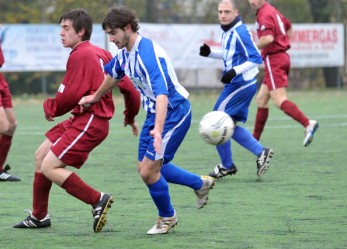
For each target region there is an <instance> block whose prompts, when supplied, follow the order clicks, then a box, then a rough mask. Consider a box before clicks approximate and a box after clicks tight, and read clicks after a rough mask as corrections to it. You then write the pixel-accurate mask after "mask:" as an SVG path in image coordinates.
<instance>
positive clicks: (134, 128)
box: [123, 121, 139, 137]
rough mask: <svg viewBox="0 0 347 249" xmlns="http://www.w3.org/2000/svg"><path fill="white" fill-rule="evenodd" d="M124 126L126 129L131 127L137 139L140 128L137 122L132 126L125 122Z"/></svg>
mask: <svg viewBox="0 0 347 249" xmlns="http://www.w3.org/2000/svg"><path fill="white" fill-rule="evenodd" d="M123 124H124V127H126V126H127V125H130V126H131V128H132V130H133V135H134V136H136V137H137V135H138V134H139V128H138V127H137V123H136V122H134V123H132V124H130V123H127V122H126V121H124V122H123Z"/></svg>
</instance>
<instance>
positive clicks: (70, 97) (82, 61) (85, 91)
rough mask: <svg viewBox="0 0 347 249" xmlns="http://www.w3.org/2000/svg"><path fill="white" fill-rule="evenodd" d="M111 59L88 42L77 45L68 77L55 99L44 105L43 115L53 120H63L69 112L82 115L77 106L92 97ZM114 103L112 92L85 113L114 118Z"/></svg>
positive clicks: (73, 51)
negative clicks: (87, 97)
mask: <svg viewBox="0 0 347 249" xmlns="http://www.w3.org/2000/svg"><path fill="white" fill-rule="evenodd" d="M111 59H112V55H111V54H110V53H109V52H108V51H106V50H104V49H101V48H99V47H97V46H95V45H93V44H91V43H90V42H89V41H85V42H82V43H80V44H78V45H77V46H76V47H75V48H74V49H73V50H72V51H71V53H70V56H69V59H68V61H67V64H66V73H65V76H64V79H63V81H62V83H61V84H60V86H59V89H58V91H57V93H56V96H55V98H47V99H46V100H45V101H44V103H43V108H44V111H45V113H46V114H47V115H49V116H51V117H58V116H62V115H64V114H66V113H68V112H71V113H72V114H73V115H80V114H81V113H80V106H79V105H78V102H79V101H80V99H81V98H82V97H83V96H86V95H90V94H93V93H94V92H95V91H96V90H97V89H98V87H99V86H100V85H101V83H102V82H103V80H104V78H105V72H104V65H106V64H107V63H108V62H109V61H110V60H111ZM114 109H115V107H114V103H113V100H112V93H111V91H110V92H108V93H106V94H105V95H104V96H103V97H101V99H100V100H99V101H98V102H97V103H95V104H93V105H91V106H90V107H88V108H86V109H85V110H84V112H89V113H93V114H94V115H95V116H98V117H101V118H107V119H110V118H112V116H113V114H114Z"/></svg>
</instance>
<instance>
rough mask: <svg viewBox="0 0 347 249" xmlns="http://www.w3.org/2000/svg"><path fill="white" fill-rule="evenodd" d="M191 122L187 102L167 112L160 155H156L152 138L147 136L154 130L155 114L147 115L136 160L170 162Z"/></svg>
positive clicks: (190, 112)
mask: <svg viewBox="0 0 347 249" xmlns="http://www.w3.org/2000/svg"><path fill="white" fill-rule="evenodd" d="M191 120H192V111H191V107H190V102H189V100H186V101H185V102H183V103H182V104H181V105H178V106H177V107H176V108H175V109H169V110H168V113H167V116H166V121H165V124H164V130H163V134H162V153H161V154H158V153H156V152H155V150H154V146H153V142H154V138H153V137H152V136H151V135H150V134H149V133H150V131H151V130H153V128H154V122H155V113H148V114H147V117H146V120H145V122H144V124H143V127H142V131H141V135H140V139H139V150H138V160H139V161H142V160H143V158H144V157H147V158H149V159H150V160H153V161H156V160H160V159H163V164H166V163H168V162H170V161H171V160H172V159H173V158H174V156H175V153H176V151H177V149H178V148H179V146H180V145H181V143H182V141H183V139H184V137H185V136H186V134H187V132H188V130H189V127H190V123H191Z"/></svg>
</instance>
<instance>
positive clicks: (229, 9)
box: [218, 1, 239, 25]
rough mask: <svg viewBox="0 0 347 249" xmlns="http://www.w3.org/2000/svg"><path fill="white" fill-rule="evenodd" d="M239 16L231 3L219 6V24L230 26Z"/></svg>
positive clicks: (223, 2)
mask: <svg viewBox="0 0 347 249" xmlns="http://www.w3.org/2000/svg"><path fill="white" fill-rule="evenodd" d="M238 15H239V11H238V10H237V9H235V8H233V6H232V5H231V3H230V2H229V1H222V2H221V3H220V4H219V5H218V17H219V22H220V24H222V25H228V24H230V23H231V22H232V21H234V19H235V17H236V16H238Z"/></svg>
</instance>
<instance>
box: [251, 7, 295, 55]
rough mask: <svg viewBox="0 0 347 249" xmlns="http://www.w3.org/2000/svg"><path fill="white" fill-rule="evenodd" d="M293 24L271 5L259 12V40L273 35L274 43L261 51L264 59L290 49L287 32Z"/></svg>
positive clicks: (257, 26)
mask: <svg viewBox="0 0 347 249" xmlns="http://www.w3.org/2000/svg"><path fill="white" fill-rule="evenodd" d="M291 26H292V24H291V22H290V21H289V20H288V19H287V18H286V17H285V16H284V15H282V14H281V13H280V12H279V11H278V10H277V9H275V8H274V7H273V6H271V5H270V4H269V3H267V2H266V3H265V4H264V5H263V6H262V7H261V8H260V9H259V10H258V12H257V21H256V28H257V34H258V38H260V37H262V36H265V35H272V36H273V37H274V41H273V42H272V43H271V44H269V45H268V46H267V47H265V48H263V49H262V50H261V53H262V57H263V58H265V57H266V55H269V54H276V53H281V52H285V51H287V50H288V49H289V48H290V41H289V38H288V36H287V31H288V30H289V29H290V28H291Z"/></svg>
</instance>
